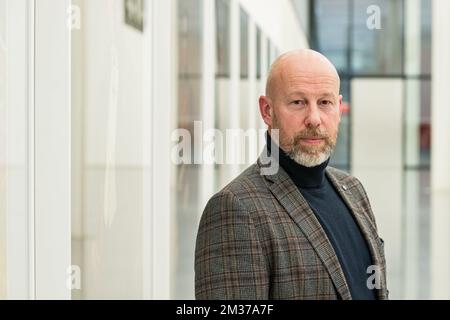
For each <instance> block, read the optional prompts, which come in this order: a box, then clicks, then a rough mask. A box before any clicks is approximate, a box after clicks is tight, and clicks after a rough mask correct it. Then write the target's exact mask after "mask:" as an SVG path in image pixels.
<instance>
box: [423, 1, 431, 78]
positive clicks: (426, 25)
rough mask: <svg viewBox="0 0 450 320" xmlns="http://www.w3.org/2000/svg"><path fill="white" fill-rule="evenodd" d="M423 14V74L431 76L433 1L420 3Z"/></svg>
mask: <svg viewBox="0 0 450 320" xmlns="http://www.w3.org/2000/svg"><path fill="white" fill-rule="evenodd" d="M420 4H421V6H420V12H421V19H420V21H421V40H420V43H421V73H422V74H426V75H429V74H431V42H432V31H431V26H432V23H431V0H421V1H420Z"/></svg>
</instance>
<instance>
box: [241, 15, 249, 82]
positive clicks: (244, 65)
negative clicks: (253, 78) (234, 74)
mask: <svg viewBox="0 0 450 320" xmlns="http://www.w3.org/2000/svg"><path fill="white" fill-rule="evenodd" d="M240 14H241V24H240V28H241V31H240V39H241V45H240V50H241V54H240V56H241V69H240V70H241V79H244V78H248V15H247V13H246V12H245V11H244V10H243V9H242V8H241V11H240Z"/></svg>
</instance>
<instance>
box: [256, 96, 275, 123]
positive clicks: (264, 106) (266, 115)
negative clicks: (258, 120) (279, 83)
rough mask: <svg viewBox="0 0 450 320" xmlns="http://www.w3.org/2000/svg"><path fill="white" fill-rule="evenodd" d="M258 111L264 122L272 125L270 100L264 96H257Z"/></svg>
mask: <svg viewBox="0 0 450 320" xmlns="http://www.w3.org/2000/svg"><path fill="white" fill-rule="evenodd" d="M259 112H260V113H261V117H262V119H263V120H264V123H265V124H267V125H268V126H269V127H272V102H271V101H270V99H269V98H268V97H266V96H260V97H259Z"/></svg>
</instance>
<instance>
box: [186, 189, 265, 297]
mask: <svg viewBox="0 0 450 320" xmlns="http://www.w3.org/2000/svg"><path fill="white" fill-rule="evenodd" d="M268 278H269V277H268V271H267V268H266V263H265V257H264V255H263V251H262V248H261V244H260V242H259V241H258V239H257V234H256V230H255V225H254V223H253V221H252V218H251V215H250V214H249V213H248V212H247V210H245V208H243V207H242V204H241V203H240V201H239V199H238V198H237V197H236V196H235V195H234V194H233V193H232V192H229V191H222V192H220V193H218V194H216V195H215V196H214V197H213V198H211V200H210V201H209V202H208V204H207V205H206V208H205V210H204V212H203V215H202V218H201V220H200V225H199V229H198V234H197V241H196V248H195V297H196V299H202V300H206V299H226V300H231V299H235V300H238V299H249V300H256V299H268V295H269V280H268Z"/></svg>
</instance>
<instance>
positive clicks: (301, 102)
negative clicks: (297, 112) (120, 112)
mask: <svg viewBox="0 0 450 320" xmlns="http://www.w3.org/2000/svg"><path fill="white" fill-rule="evenodd" d="M292 103H293V104H296V105H303V104H305V102H304V101H303V100H294V101H293V102H292Z"/></svg>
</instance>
